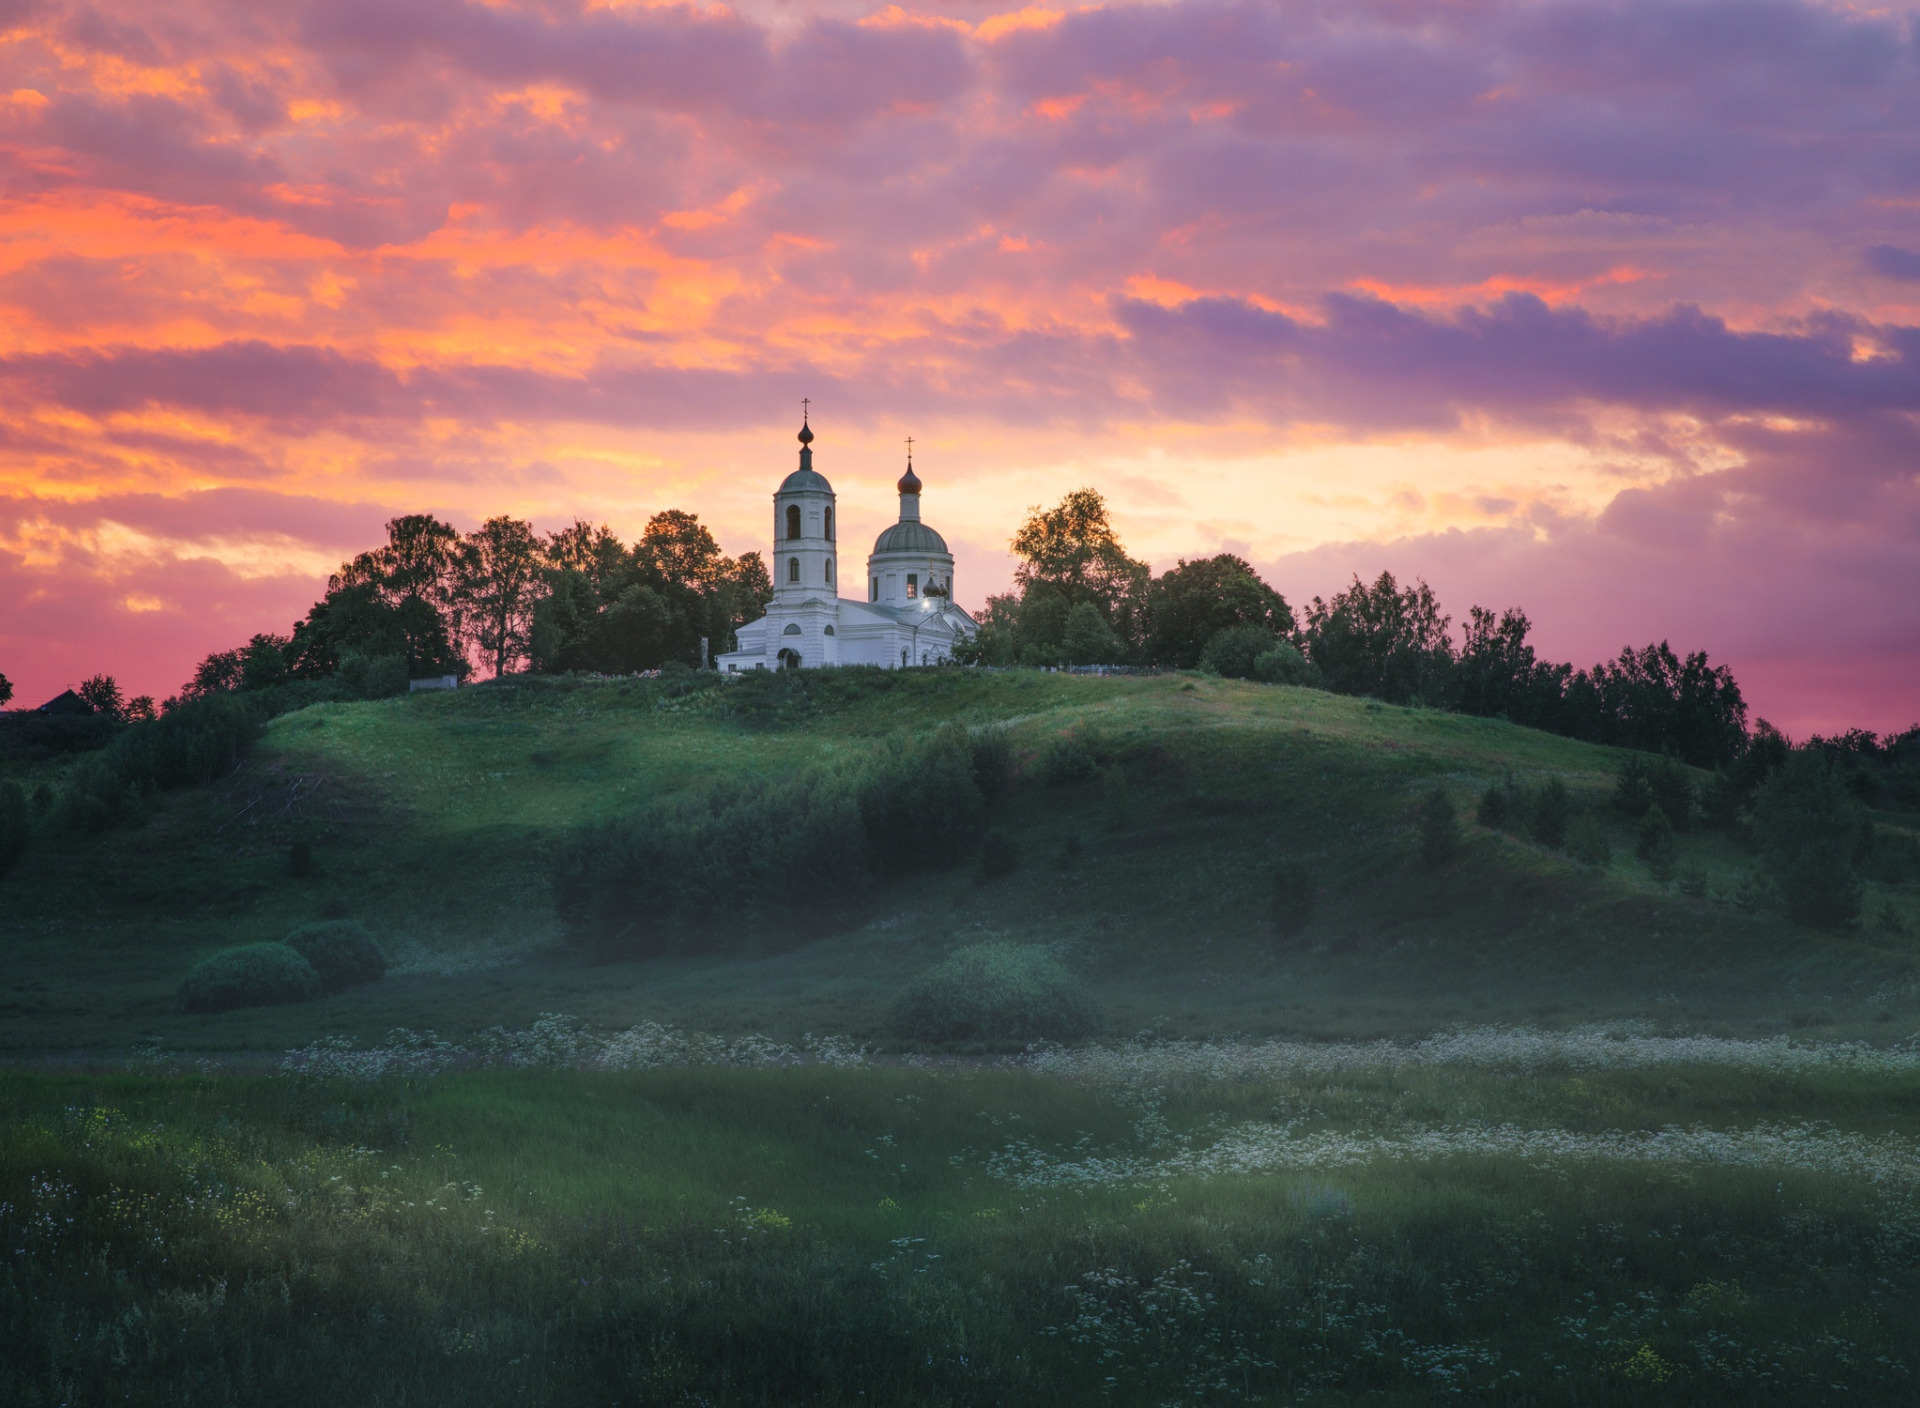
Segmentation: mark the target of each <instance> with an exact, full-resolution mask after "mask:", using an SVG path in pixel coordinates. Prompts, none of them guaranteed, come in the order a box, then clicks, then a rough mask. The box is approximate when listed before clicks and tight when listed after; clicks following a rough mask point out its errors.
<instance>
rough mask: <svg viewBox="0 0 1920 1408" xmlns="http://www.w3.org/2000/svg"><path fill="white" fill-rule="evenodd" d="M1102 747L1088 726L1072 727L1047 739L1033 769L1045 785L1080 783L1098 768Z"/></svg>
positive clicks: (1102, 752)
mask: <svg viewBox="0 0 1920 1408" xmlns="http://www.w3.org/2000/svg"><path fill="white" fill-rule="evenodd" d="M1105 752H1106V749H1105V748H1104V747H1103V746H1102V744H1101V740H1100V737H1099V735H1098V734H1096V733H1095V732H1094V731H1093V730H1092V729H1087V728H1076V729H1074V730H1072V731H1071V732H1068V733H1062V734H1057V735H1055V736H1054V737H1053V738H1051V739H1049V740H1047V746H1046V747H1045V748H1043V749H1041V750H1040V760H1039V762H1038V763H1036V764H1035V766H1034V772H1035V774H1036V775H1037V776H1038V777H1039V779H1040V781H1042V782H1043V783H1045V784H1046V785H1047V786H1049V787H1058V786H1060V785H1061V784H1063V783H1068V782H1081V781H1084V780H1085V779H1087V778H1089V777H1092V776H1093V775H1094V774H1095V773H1097V772H1099V771H1100V762H1101V759H1102V756H1103V755H1104V754H1105Z"/></svg>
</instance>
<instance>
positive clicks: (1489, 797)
mask: <svg viewBox="0 0 1920 1408" xmlns="http://www.w3.org/2000/svg"><path fill="white" fill-rule="evenodd" d="M1474 820H1475V821H1477V822H1479V823H1480V825H1482V826H1485V827H1490V828H1492V829H1493V830H1495V831H1505V832H1507V833H1509V834H1510V835H1514V836H1524V837H1526V838H1527V839H1529V840H1532V841H1537V842H1538V843H1539V844H1541V845H1543V846H1545V847H1547V848H1548V849H1550V850H1555V851H1565V852H1566V853H1567V854H1569V855H1571V856H1572V857H1573V858H1574V859H1575V860H1578V861H1580V862H1582V863H1583V864H1587V865H1605V864H1606V863H1607V860H1608V859H1609V857H1610V855H1611V847H1610V846H1609V845H1608V844H1607V839H1606V832H1605V829H1604V828H1603V827H1601V825H1600V824H1599V822H1598V821H1597V820H1596V819H1595V818H1594V817H1593V816H1592V815H1591V814H1590V813H1588V812H1584V811H1582V810H1580V809H1579V808H1577V807H1576V806H1575V805H1574V801H1573V794H1572V793H1571V792H1569V791H1568V790H1567V784H1566V783H1564V782H1562V781H1561V780H1560V779H1559V778H1557V777H1550V778H1548V779H1547V780H1546V781H1545V782H1544V783H1542V784H1541V785H1540V786H1539V787H1538V788H1536V789H1528V788H1525V787H1522V786H1521V785H1520V784H1519V782H1518V781H1516V780H1515V779H1514V776H1513V774H1512V773H1508V774H1507V776H1506V777H1505V778H1503V779H1502V780H1501V781H1499V782H1496V783H1493V784H1492V785H1490V786H1489V787H1488V788H1487V790H1486V791H1485V792H1483V793H1481V794H1480V804H1479V805H1478V806H1477V807H1476V808H1475V809H1474Z"/></svg>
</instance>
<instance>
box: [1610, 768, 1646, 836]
mask: <svg viewBox="0 0 1920 1408" xmlns="http://www.w3.org/2000/svg"><path fill="white" fill-rule="evenodd" d="M1652 772H1653V764H1652V762H1651V761H1650V760H1649V759H1648V758H1647V756H1646V755H1645V754H1644V753H1629V754H1628V755H1627V756H1626V757H1625V758H1624V759H1623V760H1622V761H1621V763H1620V771H1619V773H1618V774H1616V775H1615V777H1614V780H1613V808H1614V810H1615V811H1617V812H1619V813H1620V814H1621V815H1622V816H1625V817H1629V818H1631V819H1633V820H1635V821H1638V820H1639V819H1640V818H1641V817H1643V816H1645V815H1646V814H1647V808H1648V807H1650V806H1652V805H1653V781H1652V776H1651V774H1652Z"/></svg>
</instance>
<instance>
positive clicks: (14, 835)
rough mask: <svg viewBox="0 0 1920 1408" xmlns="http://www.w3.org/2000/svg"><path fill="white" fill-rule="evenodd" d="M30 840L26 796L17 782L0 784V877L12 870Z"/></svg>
mask: <svg viewBox="0 0 1920 1408" xmlns="http://www.w3.org/2000/svg"><path fill="white" fill-rule="evenodd" d="M30 839H32V833H31V832H30V831H29V830H28V829H27V794H26V793H25V792H24V791H23V790H22V789H21V787H20V784H19V783H17V782H0V875H5V874H6V873H7V872H8V871H9V870H11V869H13V865H14V862H15V861H17V860H19V859H20V857H21V855H22V854H24V853H25V851H26V849H27V842H28V841H29V840H30Z"/></svg>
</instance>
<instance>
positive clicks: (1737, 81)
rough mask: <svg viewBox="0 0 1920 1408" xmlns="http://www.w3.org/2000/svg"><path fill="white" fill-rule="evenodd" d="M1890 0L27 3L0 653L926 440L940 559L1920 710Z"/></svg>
mask: <svg viewBox="0 0 1920 1408" xmlns="http://www.w3.org/2000/svg"><path fill="white" fill-rule="evenodd" d="M1917 79H1920V52H1917V50H1916V35H1915V31H1914V24H1913V19H1912V15H1911V13H1910V11H1908V10H1906V9H1904V8H1900V7H1894V8H1874V9H1865V8H1855V7H1851V6H1846V5H1838V4H1811V3H1778V2H1777V0H1766V2H1765V3H1751V4H1741V5H1726V4H1708V3H1659V4H1656V3H1646V2H1645V0H1639V2H1638V3H1636V2H1635V0H1623V2H1622V3H1610V4H1597V3H1544V4H1536V3H1523V2H1522V0H1498V2H1496V0H1465V2H1464V3H1460V4H1453V5H1448V6H1445V7H1434V6H1427V5H1418V6H1416V5H1411V4H1406V3H1403V2H1402V0H1360V2H1359V3H1346V4H1340V5H1333V4H1303V3H1289V4H1261V5H1255V4H1231V3H1217V2H1216V0H1169V3H1158V4H1152V5H1146V4H1124V3H1123V4H1097V5H1089V6H1084V7H1073V8H1058V9H1055V8H1048V7H1046V6H1026V7H1019V6H1009V5H1006V4H998V5H996V4H990V3H976V2H975V0H954V3H950V4H944V5H935V6H912V7H903V6H899V5H887V6H858V5H840V4H802V3H792V4H789V3H778V2H777V0H767V2H766V3H757V4H751V5H743V6H740V7H737V8H726V7H722V6H717V5H678V4H632V3H611V4H578V3H537V2H535V3H507V2H503V3H480V0H378V3H376V0H344V2H343V0H334V2H333V3H327V4H319V3H302V0H295V2H294V3H291V4H288V5H285V6H275V7H269V8H267V9H264V10H263V9H262V8H260V7H257V6H249V5H243V4H239V3H226V2H225V0H182V3H178V4H172V5H168V6H166V7H163V8H161V9H156V8H155V7H151V6H136V5H133V4H130V3H124V2H116V3H106V4H79V3H71V4H69V3H59V2H58V0H52V2H50V3H40V0H17V3H14V4H11V5H9V6H7V7H6V8H5V9H4V11H0V171H3V172H4V177H5V188H4V189H5V196H6V198H5V200H4V201H0V309H3V310H4V316H0V390H3V391H4V396H3V397H0V603H4V605H5V610H4V611H0V672H3V673H5V674H6V675H7V676H8V677H9V678H10V679H12V680H13V682H14V684H15V686H16V696H15V699H14V704H15V706H16V707H18V706H31V705H35V704H38V703H40V702H42V701H43V700H44V699H46V698H48V697H51V696H52V695H53V694H56V693H58V692H59V691H60V690H61V689H63V688H66V687H69V686H71V685H73V684H75V683H77V682H78V681H79V680H80V679H81V678H82V677H84V676H86V675H90V674H93V673H97V672H104V673H110V674H113V675H115V676H117V677H118V678H119V679H120V681H121V683H122V685H123V687H124V688H125V689H126V690H127V692H128V693H130V694H131V693H150V694H153V695H155V696H165V695H167V694H170V693H173V692H174V691H176V690H177V689H178V688H179V686H180V684H181V683H182V682H183V681H184V680H185V679H186V678H187V676H188V675H189V673H190V672H191V670H192V668H193V666H194V664H195V663H196V662H197V661H198V660H199V659H200V658H201V657H202V656H204V655H205V654H207V653H208V652H209V651H212V650H217V649H224V648H229V647H231V646H234V645H237V644H239V643H241V642H242V641H244V640H245V639H246V638H247V637H248V636H249V635H251V634H253V633H254V632H256V631H265V630H272V631H281V632H284V631H286V630H287V629H288V628H289V626H290V624H291V623H292V622H293V621H294V620H295V619H297V618H298V617H300V616H301V615H303V614H304V613H305V611H306V609H307V607H308V605H310V604H311V602H312V601H313V600H315V599H316V598H317V597H318V595H319V594H320V592H321V590H322V589H323V588H324V584H325V578H326V575H327V573H328V572H329V571H330V570H332V569H333V568H334V567H335V566H336V565H337V564H338V563H339V562H340V561H341V560H343V559H344V558H346V557H348V556H350V555H351V554H352V553H354V552H356V551H358V550H360V549H362V548H365V547H369V546H372V545H373V544H374V543H376V542H377V541H379V539H380V537H381V524H382V523H383V522H384V521H385V520H386V519H387V518H389V517H392V516H394V515H395V514H399V513H406V512H419V511H428V512H434V513H438V514H440V515H441V516H443V517H446V518H448V519H449V520H450V521H452V522H454V523H455V524H457V525H458V526H460V527H462V528H470V527H472V526H474V525H475V524H477V523H478V522H479V521H480V520H481V519H482V518H485V517H488V516H491V515H493V514H498V513H511V514H515V515H517V516H521V517H527V518H531V519H532V520H533V521H534V522H535V523H536V525H538V526H539V527H541V528H543V529H552V528H555V527H559V526H562V525H563V524H565V523H567V522H570V521H572V520H573V519H574V518H576V517H581V518H587V519H590V520H594V521H605V522H607V523H609V524H610V525H612V526H613V527H614V528H615V529H616V531H618V532H619V533H620V534H621V536H622V537H623V538H626V539H628V540H631V539H632V538H634V537H636V536H637V535H638V533H639V531H640V529H641V527H642V526H643V525H644V523H645V520H646V518H647V517H648V516H649V515H650V514H651V513H653V512H656V511H658V510H660V509H663V508H668V507H677V508H683V509H687V510H689V511H692V512H694V513H697V514H699V516H700V517H701V519H702V521H704V522H706V523H707V524H709V525H710V526H711V527H712V528H713V529H714V530H715V532H716V535H717V536H718V537H719V538H720V540H721V542H722V544H723V545H724V546H725V547H726V548H727V550H728V551H729V552H740V551H744V550H747V549H760V550H761V551H763V552H764V551H765V550H766V543H765V539H766V538H767V536H768V520H769V508H768V504H769V496H770V495H771V493H772V490H773V488H774V486H775V485H776V484H777V483H778V482H779V480H780V478H781V477H782V476H783V475H784V474H785V473H786V472H787V470H788V469H789V468H790V467H791V466H792V463H793V450H794V448H795V447H794V444H793V440H792V434H793V432H794V430H795V429H797V427H798V423H799V402H800V398H801V397H802V396H808V397H811V398H812V400H813V406H814V417H813V425H814V429H815V431H816V433H817V434H818V435H819V436H820V439H819V441H818V442H817V444H816V447H815V448H816V451H817V455H818V465H819V468H820V469H821V470H822V472H824V473H825V474H826V475H827V476H828V477H829V479H831V480H832V482H833V483H834V486H835V488H836V489H837V490H838V491H839V494H840V505H841V509H840V511H841V521H842V525H843V535H844V537H845V540H846V541H847V542H848V543H849V544H852V543H856V542H858V541H859V540H860V539H861V538H863V537H865V538H869V539H870V538H871V536H872V535H873V534H875V533H877V532H878V531H879V530H880V529H881V528H883V527H884V526H886V525H887V524H888V523H891V522H892V521H893V518H894V497H893V492H892V484H893V480H894V479H895V478H896V477H897V476H898V474H899V472H900V466H901V462H902V459H903V451H904V446H903V444H902V441H903V440H904V438H905V436H907V435H909V434H911V435H913V436H914V437H915V464H916V468H917V469H918V471H919V473H920V474H921V476H922V477H923V479H925V481H926V485H927V488H926V496H925V513H926V517H927V520H928V521H929V522H930V523H932V524H934V525H935V526H936V527H938V528H939V529H940V530H941V531H942V532H943V533H944V534H945V535H946V536H947V538H948V540H949V542H950V543H951V544H952V546H953V547H954V550H955V554H956V557H957V558H958V560H959V570H958V583H957V585H958V589H959V597H960V600H961V602H962V603H963V604H965V605H969V606H973V607H976V608H977V607H978V606H980V605H981V603H982V602H983V601H984V599H985V597H986V596H987V594H988V593H989V592H994V591H999V590H1003V589H1004V588H1005V586H1006V585H1007V583H1008V582H1009V580H1010V577H1011V567H1012V564H1011V561H1010V559H1009V558H1008V556H1007V554H1006V550H1005V548H1006V542H1007V539H1008V538H1009V536H1010V535H1011V534H1012V532H1013V529H1014V527H1015V526H1016V525H1017V523H1018V522H1019V520H1020V518H1021V516H1022V515H1023V514H1024V512H1025V511H1026V509H1027V508H1028V507H1029V506H1032V505H1037V504H1043V503H1051V502H1053V501H1055V500H1057V499H1058V498H1059V497H1060V496H1061V495H1062V494H1063V493H1065V492H1066V491H1068V490H1070V489H1073V488H1076V487H1079V486H1080V485H1082V484H1091V485H1093V486H1094V487H1097V488H1099V489H1100V490H1101V491H1102V492H1103V493H1104V494H1105V495H1106V496H1107V499H1108V502H1109V504H1110V506H1111V507H1112V509H1113V511H1114V515H1115V520H1116V522H1117V524H1118V526H1119V527H1120V529H1121V531H1122V534H1123V536H1124V538H1125V540H1126V543H1127V545H1128V547H1129V549H1130V550H1131V551H1132V552H1133V553H1134V555H1135V556H1137V557H1141V558H1144V559H1146V560H1148V561H1150V562H1152V563H1153V564H1154V565H1155V567H1156V568H1157V569H1160V570H1164V569H1165V568H1167V567H1170V566H1172V565H1173V563H1174V561H1175V560H1176V559H1178V558H1192V557H1197V556H1205V555H1209V554H1211V553H1215V552H1220V551H1232V552H1237V553H1240V554H1241V555H1243V556H1245V557H1247V558H1249V559H1250V560H1251V561H1252V562H1253V563H1254V564H1255V565H1256V566H1257V567H1258V568H1259V569H1260V570H1261V571H1262V572H1263V574H1265V575H1266V576H1267V577H1268V578H1269V579H1270V580H1271V581H1273V582H1274V584H1275V585H1276V586H1278V587H1279V588H1280V589H1281V590H1282V591H1283V592H1284V593H1285V594H1286V596H1287V597H1288V599H1289V600H1290V601H1292V602H1293V603H1294V604H1295V605H1296V606H1298V605H1299V604H1301V603H1302V602H1303V601H1304V600H1305V599H1307V598H1309V597H1311V596H1314V595H1322V596H1325V595H1330V594H1331V593H1332V592H1334V591H1336V590H1338V589H1339V588H1340V587H1341V586H1343V585H1344V584H1345V583H1346V581H1347V580H1348V578H1349V576H1350V575H1351V574H1353V573H1356V572H1357V573H1359V574H1360V575H1362V576H1366V577H1372V576H1374V575H1376V574H1377V573H1378V572H1379V571H1381V570H1382V569H1383V568H1384V569H1391V570H1392V571H1393V572H1394V573H1395V574H1396V575H1397V576H1400V577H1402V578H1403V579H1412V578H1414V577H1424V578H1425V579H1426V580H1428V581H1429V582H1431V583H1432V584H1433V585H1434V587H1435V589H1436V591H1437V592H1438V593H1439V595H1440V598H1441V600H1442V602H1443V604H1444V605H1445V607H1446V608H1447V610H1448V611H1449V612H1450V613H1451V614H1452V615H1453V617H1454V619H1455V621H1456V622H1457V621H1459V620H1460V619H1461V618H1463V617H1464V616H1465V614H1466V612H1467V609H1468V607H1469V606H1471V605H1475V604H1479V605H1485V606H1489V607H1492V608H1495V609H1500V608H1503V607H1509V606H1519V607H1522V608H1524V609H1525V610H1526V611H1527V612H1528V614H1529V616H1530V617H1531V618H1532V619H1533V621H1534V623H1535V643H1536V647H1537V648H1538V649H1539V650H1540V652H1541V653H1542V654H1543V655H1545V656H1548V657H1550V658H1554V659H1564V660H1570V661H1572V662H1573V663H1574V664H1575V665H1577V666H1586V665H1590V664H1592V663H1593V662H1594V661H1596V660H1598V659H1602V658H1610V657H1612V656H1613V655H1615V654H1616V653H1617V652H1618V651H1619V649H1620V647H1621V646H1623V645H1627V644H1633V645H1636V646H1637V645H1643V644H1646V643H1648V642H1650V641H1656V640H1660V639H1667V640H1670V641H1671V642H1672V644H1673V645H1674V647H1675V649H1676V650H1680V651H1683V652H1685V651H1691V650H1705V651H1707V652H1708V653H1709V654H1710V655H1711V656H1712V657H1713V659H1714V660H1715V661H1716V662H1720V663H1726V664H1729V665H1731V666H1732V667H1733V669H1734V671H1735V673H1736V675H1737V676H1738V678H1739V680H1740V682H1741V685H1742V688H1743V690H1744V691H1745V693H1746V695H1747V699H1748V703H1749V706H1750V708H1751V710H1752V712H1753V714H1754V716H1756V717H1759V716H1764V717H1766V718H1768V719H1770V720H1771V721H1773V722H1774V723H1775V724H1777V725H1779V726H1781V727H1783V728H1785V729H1787V730H1788V731H1789V732H1791V733H1793V734H1794V735H1795V736H1804V735H1805V734H1807V733H1809V732H1812V731H1815V730H1822V731H1832V730H1835V729H1840V728H1845V727H1849V726H1862V727H1868V728H1874V729H1877V730H1881V731H1887V730H1893V729H1898V728H1901V727H1904V726H1906V725H1908V724H1911V723H1913V722H1915V720H1916V719H1920V453H1917V452H1920V422H1917V421H1916V414H1920V82H1916V80H1917Z"/></svg>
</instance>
